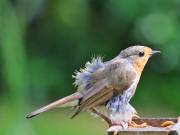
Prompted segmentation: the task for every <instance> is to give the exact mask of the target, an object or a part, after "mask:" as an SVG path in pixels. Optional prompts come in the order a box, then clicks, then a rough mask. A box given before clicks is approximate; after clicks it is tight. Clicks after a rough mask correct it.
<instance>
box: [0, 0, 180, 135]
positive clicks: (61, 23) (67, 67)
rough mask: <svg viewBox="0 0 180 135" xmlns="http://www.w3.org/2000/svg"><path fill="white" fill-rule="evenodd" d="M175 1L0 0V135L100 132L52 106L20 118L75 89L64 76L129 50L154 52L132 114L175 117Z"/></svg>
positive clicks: (85, 119)
mask: <svg viewBox="0 0 180 135" xmlns="http://www.w3.org/2000/svg"><path fill="white" fill-rule="evenodd" d="M179 9H180V1H179V0H171V1H170V0H152V1H145V0H137V1H134V0H126V1H125V0H53V1H50V0H0V134H2V135H12V134H13V135H50V134H59V135H60V134H62V135H65V134H78V135H80V134H86V135H91V134H106V133H105V132H106V130H105V129H106V128H107V126H106V124H105V123H104V122H102V121H101V120H99V118H94V117H92V116H90V115H89V113H82V114H81V115H79V116H78V117H77V118H75V119H74V120H70V119H69V118H68V116H67V113H68V112H69V111H68V110H66V109H60V110H59V109H56V110H52V111H50V112H47V113H45V114H42V115H41V116H39V117H37V118H34V119H32V120H27V119H25V114H26V113H27V112H29V111H32V110H33V109H35V108H37V107H39V106H42V105H45V104H47V103H49V102H51V101H54V100H56V99H58V98H61V97H63V96H66V95H68V94H71V93H73V92H74V91H75V87H74V86H73V85H72V83H73V81H74V80H73V79H72V74H73V73H74V71H75V70H78V69H79V68H80V67H83V66H84V64H85V63H86V62H87V61H90V60H91V58H92V57H97V56H102V57H103V58H104V61H106V60H110V59H112V58H113V57H115V56H116V55H117V54H118V53H119V52H120V51H121V50H122V49H124V48H126V47H128V46H131V45H137V44H140V45H146V46H149V47H152V48H154V49H157V50H160V51H161V52H162V53H161V55H157V56H154V57H152V58H151V60H150V61H149V62H148V64H147V66H146V68H145V70H144V73H143V75H142V78H141V81H140V83H139V85H138V88H137V92H136V95H135V96H134V98H133V99H132V101H131V103H132V104H133V106H134V107H135V108H136V109H137V111H138V112H139V115H140V116H146V117H151V116H153V117H168V116H169V117H176V116H178V114H180V102H179V98H180V96H179V95H180V84H179V82H180V80H179V79H180V77H179V75H180V60H179V59H180V45H179V44H180V38H179V37H180V36H179V35H180V10H179Z"/></svg>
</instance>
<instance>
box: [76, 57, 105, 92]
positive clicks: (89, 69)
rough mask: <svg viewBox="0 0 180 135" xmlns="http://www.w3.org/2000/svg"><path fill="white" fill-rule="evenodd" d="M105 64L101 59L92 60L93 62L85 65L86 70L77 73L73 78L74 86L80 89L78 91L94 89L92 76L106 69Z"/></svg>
mask: <svg viewBox="0 0 180 135" xmlns="http://www.w3.org/2000/svg"><path fill="white" fill-rule="evenodd" d="M104 66H105V64H104V63H103V61H102V58H101V57H97V58H92V60H91V62H89V61H88V62H87V63H86V64H85V68H84V69H80V71H76V72H75V75H73V78H75V82H74V85H75V86H77V87H78V90H87V89H89V88H90V87H92V85H93V84H92V74H93V73H94V72H96V71H97V70H98V69H100V68H104Z"/></svg>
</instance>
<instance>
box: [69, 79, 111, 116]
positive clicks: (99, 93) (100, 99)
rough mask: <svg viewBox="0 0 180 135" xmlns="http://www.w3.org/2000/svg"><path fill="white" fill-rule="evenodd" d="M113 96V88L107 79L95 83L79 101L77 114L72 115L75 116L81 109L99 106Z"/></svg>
mask: <svg viewBox="0 0 180 135" xmlns="http://www.w3.org/2000/svg"><path fill="white" fill-rule="evenodd" d="M112 96H113V88H112V87H110V86H108V84H107V81H106V80H105V79H103V80H101V81H99V82H97V83H95V84H94V86H93V87H92V88H90V89H89V90H88V91H87V92H86V93H84V96H83V98H82V100H81V101H80V103H79V106H78V109H77V111H76V112H75V114H74V115H73V116H72V117H71V118H73V117H75V116H76V115H77V114H78V113H80V112H81V111H86V110H88V109H90V108H92V107H95V106H98V105H100V104H102V103H105V102H106V101H107V100H109V99H110V98H111V97H112Z"/></svg>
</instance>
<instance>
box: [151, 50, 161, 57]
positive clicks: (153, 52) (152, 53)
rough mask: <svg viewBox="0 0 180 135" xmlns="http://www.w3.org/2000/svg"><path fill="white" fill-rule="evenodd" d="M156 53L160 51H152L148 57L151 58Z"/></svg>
mask: <svg viewBox="0 0 180 135" xmlns="http://www.w3.org/2000/svg"><path fill="white" fill-rule="evenodd" d="M158 53H161V52H160V51H156V50H152V52H151V54H150V55H151V56H152V55H154V54H158Z"/></svg>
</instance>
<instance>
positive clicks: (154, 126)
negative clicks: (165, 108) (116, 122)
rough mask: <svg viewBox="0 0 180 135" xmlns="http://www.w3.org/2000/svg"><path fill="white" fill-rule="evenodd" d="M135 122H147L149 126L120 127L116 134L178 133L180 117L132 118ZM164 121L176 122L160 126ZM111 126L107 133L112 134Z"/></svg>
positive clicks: (179, 133) (170, 134)
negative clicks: (168, 126) (167, 125)
mask: <svg viewBox="0 0 180 135" xmlns="http://www.w3.org/2000/svg"><path fill="white" fill-rule="evenodd" d="M133 121H134V122H136V123H137V124H142V123H144V122H145V123H147V124H148V125H149V126H148V127H145V128H128V129H120V130H119V132H118V133H117V134H118V135H180V118H141V119H133ZM165 121H173V122H174V123H176V124H175V125H173V126H172V127H170V128H165V127H161V124H162V123H164V122H165ZM112 129H113V128H112V127H110V128H109V129H108V131H107V132H108V135H113V134H114V131H113V130H112Z"/></svg>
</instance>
